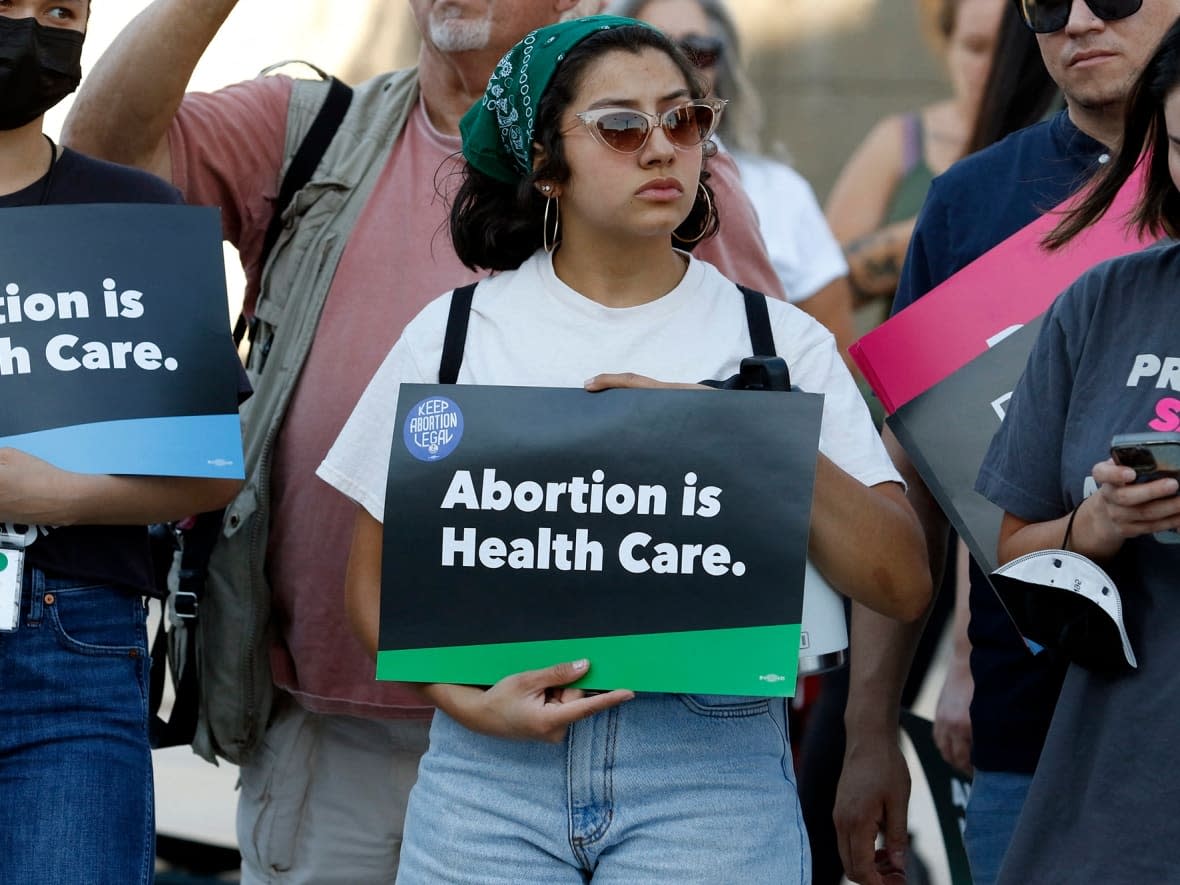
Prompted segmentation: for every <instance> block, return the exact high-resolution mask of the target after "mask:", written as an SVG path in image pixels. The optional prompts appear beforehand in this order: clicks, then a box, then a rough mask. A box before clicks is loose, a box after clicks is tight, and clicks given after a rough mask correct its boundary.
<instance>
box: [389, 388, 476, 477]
mask: <svg viewBox="0 0 1180 885" xmlns="http://www.w3.org/2000/svg"><path fill="white" fill-rule="evenodd" d="M402 438H403V439H404V440H405V443H406V450H407V451H408V452H409V453H410V454H411V455H413V456H414V457H415V458H417V459H418V460H419V461H440V460H442V459H443V458H445V457H446V456H447V455H449V454H451V452H453V451H455V449H456V448H457V447H458V445H459V440H461V439H463V412H462V411H461V410H460V409H459V406H458V404H457V403H456V402H455V401H454V400H451V399H447V398H446V397H445V396H429V397H427V398H426V399H424V400H422V401H421V402H420V403H418V404H417V405H416V406H414V407H413V408H411V409H410V412H409V414H408V415H406V425H405V427H403V428H402Z"/></svg>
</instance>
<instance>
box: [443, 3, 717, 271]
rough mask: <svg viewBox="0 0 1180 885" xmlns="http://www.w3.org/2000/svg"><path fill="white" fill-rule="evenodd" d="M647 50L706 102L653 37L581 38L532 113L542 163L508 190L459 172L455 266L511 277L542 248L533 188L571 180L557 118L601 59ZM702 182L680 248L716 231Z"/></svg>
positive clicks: (627, 32) (637, 30)
mask: <svg viewBox="0 0 1180 885" xmlns="http://www.w3.org/2000/svg"><path fill="white" fill-rule="evenodd" d="M648 48H652V49H658V50H660V51H661V52H663V53H664V54H666V55H667V56H668V57H669V58H671V59H672V61H673V62H675V64H676V66H677V68H679V69H680V72H681V73H682V74H684V79H685V82H686V83H688V89H689V93H690V94H691V95H692V97H693V98H704V97H705V89H704V85H703V84H702V83H701V80H700V78H699V77H698V76H697V73H696V69H695V68H693V66H692V63H691V62H689V60H688V59H687V58H685V57H684V54H683V53H682V52H681V51H680V50H679V49H678V48H677V47H676V45H675V44H674V43H672V41H670V40H669V39H668V38H667V37H665V36H664V35H663V34H662V33H660V32H659V31H657V30H655V29H653V28H648V27H644V26H641V25H636V26H634V27H623V28H612V29H610V30H606V31H598V32H596V33H594V34H592V35H591V36H589V37H587V38H586V39H585V40H583V41H582V42H581V43H579V44H578V45H577V46H575V47H574V48H573V49H571V50H570V51H569V53H568V54H567V55H566V57H565V59H564V60H563V61H562V63H561V65H560V67H558V69H557V70H556V71H555V72H554V74H553V78H552V79H551V80H550V81H549V86H548V88H546V90H545V94H544V95H543V96H542V97H541V103H540V105H539V106H538V108H537V122H536V126H535V129H534V134H533V138H534V141H536V143H537V144H539V145H540V146H541V149H542V151H543V152H544V153H543V155H544V158H545V159H544V162H542V163H539V164H538V165H537V168H536V169H534V170H533V171H532V173H531V174H529V175H526V176H524V177H523V178H522V179H521V180H520V181H517V182H515V183H512V184H508V183H505V182H502V181H497V180H496V179H494V178H491V177H490V176H488V175H484V174H483V173H482V172H479V171H477V170H475V169H473V168H471V167H470V166H466V167H465V169H464V171H463V172H462V176H463V181H462V184H461V185H460V186H459V189H458V192H457V193H456V194H455V200H454V203H453V204H452V206H451V240H452V242H453V243H454V246H455V253H456V254H457V255H458V256H459V260H460V261H462V262H463V263H464V264H465V265H466V266H467V267H469V268H471V269H472V270H477V269H480V268H483V269H484V270H514V269H516V268H518V267H520V266H521V265H522V264H523V263H524V262H525V260H527V259H528V257H529V256H530V255H532V254H533V253H534V252H536V251H537V250H538V249H540V248H541V246H542V243H543V235H542V224H543V220H544V217H545V199H544V198H543V197H542V196H541V195H540V194H539V193H538V192H537V188H536V183H537V182H538V181H552V182H557V183H563V182H566V181H568V180H569V176H570V168H569V164H568V163H567V162H566V158H565V149H564V146H563V144H562V135H561V131H560V128H561V116H562V114H563V113H564V112H565V109H566V108H567V107H569V104H570V102H571V101H572V100H573V98H574V95H575V94H576V93H577V91H578V85H579V84H580V82H581V79H582V74H583V73H584V72H585V70H586V68H587V67H588V66H589V65H590V63H591V62H593V61H594V60H595V59H597V58H598V57H600V56H601V55H603V54H604V53H607V52H612V51H615V50H622V51H625V52H630V53H633V54H635V55H638V54H639V53H640V52H641V51H643V50H644V49H648ZM709 147H710V145H709V144H706V145H705V148H706V150H705V156H706V157H708V156H711V155H712V152H711V151H710V150H708V148H709ZM713 150H714V151H715V150H716V149H715V148H714V149H713ZM708 175H709V174H708V172H707V171H705V169H704V168H702V169H701V187H699V188H697V195H696V202H695V203H694V204H693V207H692V211H691V212H690V213H689V215H688V218H686V219H685V220H684V222H683V223H682V224H681V225H680V227H678V228H677V229H676V231H675V232H674V233H673V234H672V236H673V237H675V238H676V239H677V240H678V241H679V243H680V244H681V245H684V246H686V247H691V246H692V245H695V243H693V242H689V241H693V240H703V239H706V238H708V237H711V236H713V235H714V234H715V233H716V232H717V228H718V219H717V213H716V211H715V210H714V211H710V208H711V206H715V205H716V201H715V200H714V199H713V193H712V191H711V190H710V189H709V186H708V184H706V183H705V182H706V180H707V178H708ZM706 193H707V196H706ZM551 223H552V222H551Z"/></svg>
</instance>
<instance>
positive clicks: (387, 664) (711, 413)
mask: <svg viewBox="0 0 1180 885" xmlns="http://www.w3.org/2000/svg"><path fill="white" fill-rule="evenodd" d="M821 414H822V397H819V396H814V395H808V394H801V393H789V394H788V393H781V392H755V391H734V392H725V393H720V392H717V391H704V390H670V389H655V390H610V391H605V392H602V393H596V394H590V393H586V392H585V391H582V390H574V389H553V388H512V387H479V386H466V385H458V386H451V385H446V386H444V385H403V386H402V388H401V392H400V395H399V405H398V419H397V420H398V423H397V427H398V432H397V433H396V434H395V439H394V444H393V449H392V453H391V457H390V467H389V485H388V490H387V500H386V507H385V548H384V559H383V563H384V566H383V576H382V582H383V594H382V611H381V633H380V643H379V648H380V653H379V655H378V676H379V678H383V679H399V680H405V681H414V682H418V681H435V682H466V683H477V684H488V683H491V682H495V681H496V680H498V679H500V678H501V677H503V676H505V675H508V674H510V673H515V672H520V671H522V670H527V669H533V668H537V667H543V666H547V665H550V664H554V663H558V662H560V661H564V660H575V659H578V658H581V657H586V658H589V659H590V660H591V670H590V673H589V674H588V676H587V677H586V679H585V680H584V681H583V682H582V683H579V684H582V685H585V686H586V687H592V688H617V687H627V688H632V689H635V690H650V691H688V692H702V693H725V694H747V695H768V694H776V695H786V694H790V693H791V691H793V689H794V684H795V668H796V664H797V657H798V652H799V620H800V613H801V608H802V587H803V575H804V563H805V558H806V552H807V536H808V527H809V522H810V510H811V493H812V485H813V483H814V476H815V456H816V450H817V446H818V439H819V424H820V417H821Z"/></svg>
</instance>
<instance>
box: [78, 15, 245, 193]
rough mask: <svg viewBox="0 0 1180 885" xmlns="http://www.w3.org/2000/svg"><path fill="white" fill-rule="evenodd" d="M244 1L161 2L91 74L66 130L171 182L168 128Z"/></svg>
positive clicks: (84, 146)
mask: <svg viewBox="0 0 1180 885" xmlns="http://www.w3.org/2000/svg"><path fill="white" fill-rule="evenodd" d="M236 5H237V0H156V2H154V3H152V4H151V5H150V6H148V7H147V8H146V9H145V10H144V11H143V12H141V13H140V14H139V15H138V16H136V17H135V19H134V20H133V21H132V22H131V23H130V24H129V25H128V26H127V27H126V28H125V29H124V30H123V32H122V33H121V34H120V35H119V36H118V37H117V38H116V39H115V41H114V42H113V43H112V44H111V46H110V48H109V49H107V51H106V52H105V53H104V54H103V56H102V58H101V59H99V61H98V64H96V65H95V67H94V69H93V70H92V71H91V72H90V73H89V75H87V77H86V79H85V80H84V81H83V83H82V88H81V89H80V90H79V92H78V96H77V98H76V99H75V101H74V106H73V108H72V110H71V111H70V114H69V117H68V118H67V119H66V123H65V126H64V128H63V130H62V140H63V142H65V144H67V145H69V146H70V147H72V148H74V149H75V150H78V151H81V152H82V153H85V154H90V155H92V156H96V157H101V158H103V159H106V160H110V161H112V162H116V163H123V164H124V165H128V166H137V167H139V168H140V169H144V170H146V171H148V172H152V173H154V174H155V175H158V176H160V177H161V178H164V179H166V180H168V181H171V180H172V159H171V156H170V154H169V148H168V127H169V125H170V124H171V123H172V118H173V117H174V116H175V115H176V111H177V108H179V107H180V102H181V99H183V98H184V93H185V90H186V89H187V88H188V82H189V78H190V77H191V76H192V73H193V69H194V68H195V67H196V65H197V62H198V61H199V60H200V58H201V55H202V54H203V53H204V52H205V49H206V47H208V45H209V42H210V41H211V40H212V39H213V37H214V35H215V34H216V33H217V31H218V29H219V28H220V27H221V25H222V24H223V23H224V22H225V19H226V18H227V17H228V16H229V14H230V12H232V11H233V9H234V7H235V6H236Z"/></svg>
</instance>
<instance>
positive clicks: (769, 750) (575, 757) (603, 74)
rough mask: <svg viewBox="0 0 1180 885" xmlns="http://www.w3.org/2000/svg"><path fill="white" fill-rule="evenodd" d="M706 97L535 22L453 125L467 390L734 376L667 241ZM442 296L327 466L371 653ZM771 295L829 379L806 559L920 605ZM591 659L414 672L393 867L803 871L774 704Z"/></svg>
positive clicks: (589, 25) (906, 604)
mask: <svg viewBox="0 0 1180 885" xmlns="http://www.w3.org/2000/svg"><path fill="white" fill-rule="evenodd" d="M722 108H723V103H722V102H718V101H711V100H708V99H706V98H705V93H704V90H703V88H702V86H701V84H700V82H699V81H698V79H697V76H696V74H695V72H694V70H693V68H692V65H691V64H690V63H689V62H688V60H687V59H685V58H684V56H683V55H682V54H681V53H680V51H679V50H678V49H677V48H676V47H675V46H674V45H673V44H672V43H671V42H670V41H669V40H668V39H667V38H666V37H664V36H663V35H661V34H660V33H659V32H658V31H655V30H653V29H651V28H649V27H646V26H641V25H639V24H638V23H637V22H634V21H632V20H630V19H621V18H614V17H606V16H602V17H595V18H590V19H579V20H576V21H572V22H565V23H563V24H559V25H554V26H551V27H547V28H542V29H540V30H538V31H536V32H534V33H533V34H530V35H529V36H528V37H526V38H525V40H523V41H522V42H521V43H520V44H518V45H517V46H516V47H514V48H513V49H512V50H511V51H510V52H509V53H508V54H507V55H506V56H505V57H504V59H503V60H502V61H501V62H500V64H499V66H498V68H497V71H496V74H495V76H494V77H493V78H492V80H491V82H490V83H489V84H488V89H487V93H486V95H485V99H484V100H483V101H481V102H480V103H478V104H477V105H476V106H475V107H474V108H472V110H471V111H470V112H469V113H468V115H467V116H466V117H465V118H464V121H463V126H462V130H463V151H464V155H465V156H466V158H467V160H468V162H469V164H470V165H469V168H468V169H467V170H466V172H465V173H464V182H463V185H462V187H461V190H460V192H459V194H458V196H457V198H456V201H455V205H454V208H453V211H452V226H451V227H452V237H453V239H454V241H455V246H456V249H457V250H458V254H459V256H460V257H461V258H462V259H463V260H464V262H466V263H467V264H468V265H470V266H473V267H482V268H487V269H490V270H494V271H499V273H498V274H497V275H496V276H493V277H491V278H490V279H488V280H485V281H484V282H482V283H480V285H479V287H478V288H477V289H476V291H475V294H474V302H473V305H472V307H471V310H470V326H469V329H468V332H467V336H466V341H467V350H466V353H467V358H466V359H465V360H464V362H463V364H462V368H461V370H460V371H459V374H458V380H459V381H460V382H461V383H470V384H482V385H516V386H548V387H577V388H581V387H583V385H584V386H585V388H586V389H587V390H590V391H601V390H604V389H606V388H610V387H620V386H655V385H656V382H654V381H651V380H650V378H652V377H658V378H661V379H664V380H665V381H667V382H671V383H672V385H673V386H695V385H694V384H693V383H692V382H695V381H696V380H697V379H699V378H702V377H714V378H722V377H726V376H728V375H731V374H733V373H734V372H736V371H737V369H738V365H739V363H740V361H741V359H742V358H743V357H745V356H748V355H750V352H751V344H750V333H749V329H748V326H747V322H746V314H745V310H744V308H743V300H742V296H741V294H740V293H739V292H738V290H737V288H736V287H735V286H734V284H733V283H731V282H729V281H728V280H726V279H725V278H724V277H722V276H721V275H720V274H719V273H718V272H717V271H716V270H715V269H714V268H712V267H711V266H710V265H707V264H704V263H702V262H699V261H697V260H695V259H693V258H692V257H691V256H690V255H689V254H688V253H687V252H686V251H682V250H681V249H680V248H677V247H678V245H679V246H690V245H691V244H692V243H694V242H696V241H698V240H700V239H703V238H704V237H706V236H709V235H711V234H712V233H713V232H714V231H715V230H716V228H717V224H718V219H717V217H716V214H715V210H714V207H713V203H712V198H711V193H710V191H709V187H708V183H707V179H708V176H707V173H706V172H705V171H704V163H705V159H706V157H707V156H708V155H709V154H710V153H711V150H712V146H711V145H710V143H709V137H710V136H711V135H712V133H713V132H714V130H715V128H716V124H717V121H718V117H719V115H720V114H721V112H722ZM450 302H451V299H450V298H449V297H446V296H444V297H443V298H440V299H439V300H437V301H436V302H434V303H433V304H432V305H431V306H429V307H428V308H427V309H426V310H424V311H423V312H422V313H421V314H420V315H419V316H418V317H417V318H416V319H415V320H414V321H413V322H412V323H411V324H410V325H409V326H408V327H407V328H406V331H405V333H404V334H403V336H402V338H401V340H400V341H399V342H398V343H397V345H396V346H395V347H394V349H393V350H392V351H391V353H390V355H389V356H388V358H387V359H386V361H385V362H384V364H383V365H382V367H381V369H380V370H379V372H378V374H377V375H376V376H375V377H374V379H373V381H372V383H371V384H370V386H369V388H368V390H367V391H366V393H365V395H364V397H363V398H362V400H361V402H360V404H359V405H358V406H357V409H356V411H355V412H354V413H353V416H352V418H351V419H350V420H349V423H348V424H347V425H346V427H345V430H344V432H343V433H342V435H341V437H340V439H339V440H338V441H337V443H336V445H335V446H334V447H333V449H332V451H331V452H330V453H329V455H328V457H327V459H326V460H325V461H324V463H323V465H321V468H320V475H321V476H322V477H324V478H325V479H326V480H327V481H328V482H330V483H332V484H333V485H334V486H336V487H337V488H339V489H340V490H341V491H343V492H344V493H345V494H347V495H349V496H350V497H352V498H353V499H355V500H356V501H358V503H359V504H360V505H361V507H360V508H359V509H358V516H357V525H356V531H355V536H354V542H353V549H352V555H351V559H350V566H349V575H348V586H347V592H348V598H349V607H350V613H351V615H352V618H353V621H354V623H355V625H356V628H357V632H358V634H359V635H360V636H361V638H362V639H363V641H364V642H365V643H366V644H367V645H368V647H369V648H370V649H371V650H373V651H374V652H375V651H376V648H377V625H378V607H379V594H380V581H381V578H380V576H381V563H382V531H383V527H382V522H383V520H384V518H385V491H386V482H385V480H386V475H387V465H388V463H389V451H390V443H391V440H392V439H393V438H394V434H395V417H394V416H395V410H396V400H397V396H398V389H399V384H401V383H402V382H425V383H435V382H437V381H438V379H439V371H438V367H439V361H440V357H441V354H442V349H443V338H444V329H445V327H446V325H447V315H448V309H449V306H450ZM767 306H768V308H769V310H770V317H771V326H772V328H773V335H774V339H775V341H776V343H777V345H778V349H779V352H780V353H782V354H783V355H784V356H785V359H786V362H787V363H788V364H789V365H790V371H791V375H792V378H793V380H794V381H795V383H796V384H797V385H798V386H800V387H801V388H803V389H806V390H808V391H812V392H822V393H824V394H825V395H826V399H825V403H824V406H823V421H822V429H821V432H820V449H821V454H820V456H819V458H818V461H819V464H818V472H817V478H816V494H815V506H814V510H813V516H812V524H811V542H810V543H811V546H810V548H809V555H810V557H811V559H812V560H813V562H815V563H816V565H817V566H818V567H819V568H820V569H821V570H822V571H824V573H825V574H826V576H827V577H828V579H829V580H830V582H831V583H832V584H833V585H835V586H836V587H838V588H843V589H845V590H846V591H848V592H852V593H854V594H856V595H857V597H858V598H859V599H862V600H863V601H865V602H866V603H867V604H869V605H873V606H874V607H876V608H878V609H879V610H881V611H883V612H885V613H887V614H891V615H893V616H895V617H902V618H911V619H912V618H915V617H917V616H918V615H919V614H920V613H921V611H922V610H923V609H924V606H925V604H926V602H927V600H928V596H927V595H926V594H924V593H922V591H921V590H919V592H918V594H917V595H907V592H908V591H907V590H903V589H901V588H914V587H917V588H923V587H924V588H925V590H926V591H927V592H928V590H929V581H928V578H927V579H925V580H924V578H923V575H924V574H925V572H926V565H925V551H924V549H923V544H922V541H921V537H920V534H919V531H918V527H917V522H916V519H915V518H914V517H913V515H912V513H911V512H910V511H909V510H908V507H907V505H906V503H905V501H904V498H903V495H902V490H901V487H900V484H899V480H898V477H897V474H896V473H895V472H894V471H893V468H892V465H891V464H890V462H889V460H888V458H887V456H886V455H885V453H884V450H883V449H882V447H881V445H880V443H879V441H878V439H877V436H876V433H875V432H874V430H873V427H872V423H871V421H870V419H869V416H868V413H867V411H866V409H865V407H864V404H863V402H862V401H861V399H860V397H859V395H858V393H857V390H856V387H855V385H854V384H853V382H852V379H851V378H850V377H849V375H848V373H847V372H846V370H845V369H844V366H843V364H842V362H841V360H840V357H839V354H838V353H837V352H836V348H835V346H834V344H833V341H832V337H831V335H830V334H829V333H828V332H827V331H826V330H824V329H823V327H822V326H820V325H819V324H818V323H816V322H815V321H814V320H812V319H810V318H809V317H807V316H806V315H805V314H803V313H802V312H800V311H799V310H797V309H795V308H793V307H791V306H789V305H787V304H783V303H778V302H773V303H769V304H768V305H767ZM604 369H610V370H615V371H619V372H624V373H634V374H616V375H601V374H596V373H599V372H602V371H603V370H604ZM586 378H591V380H590V381H585V379H586ZM709 395H710V396H712V395H718V396H727V395H735V396H736V394H709ZM427 417H430V416H427ZM399 434H400V431H399ZM399 439H400V436H399ZM561 590H562V588H561V586H560V584H558V585H557V586H555V587H554V592H555V593H559V592H561ZM585 604H586V605H587V606H592V605H593V604H594V601H593V600H585ZM590 666H591V663H590V662H589V661H586V660H580V661H573V662H564V663H555V665H554V666H551V667H548V668H545V669H541V670H537V671H532V672H525V673H519V674H516V675H513V676H509V677H507V678H505V679H502V680H501V681H499V682H498V683H496V684H495V685H493V686H491V687H490V688H488V689H483V688H477V687H472V686H466V685H447V684H431V685H424V686H423V687H422V691H423V694H424V696H425V697H426V698H427V699H428V700H429V701H430V702H431V703H433V704H435V705H436V706H437V708H438V712H437V713H436V715H435V720H434V724H433V726H432V731H431V744H430V750H429V751H428V753H427V755H426V756H425V757H424V759H423V762H422V766H421V769H420V772H419V781H418V784H417V786H416V787H415V789H414V792H413V794H412V796H411V799H410V806H409V811H408V817H407V823H406V831H405V839H404V842H403V847H402V854H401V874H402V876H401V877H399V878H403V880H404V881H409V882H423V881H470V882H480V883H485V882H496V881H500V882H537V883H552V882H561V881H570V882H584V881H590V880H602V881H610V880H612V879H613V880H614V881H628V882H677V883H682V882H687V881H706V882H719V881H743V882H771V881H773V882H798V883H804V882H808V881H809V880H810V872H809V859H808V850H807V840H806V836H805V834H804V832H803V825H802V821H801V818H800V814H799V807H798V799H797V796H796V792H795V785H794V775H793V772H792V769H791V754H790V747H789V742H788V738H787V733H786V711H785V702H784V701H783V699H781V698H779V699H774V700H772V699H767V698H750V697H740V698H738V697H718V696H700V695H672V694H654V693H651V694H642V695H635V694H634V693H633V692H631V691H628V690H625V687H619V688H618V689H617V690H613V691H606V692H604V693H597V694H595V693H588V692H584V691H582V690H580V689H576V688H572V687H570V686H571V683H574V682H575V681H577V680H578V679H579V678H581V677H582V676H583V675H585V674H586V673H587V672H588V669H589V668H590Z"/></svg>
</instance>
